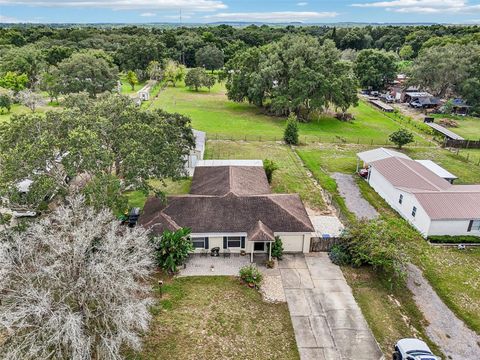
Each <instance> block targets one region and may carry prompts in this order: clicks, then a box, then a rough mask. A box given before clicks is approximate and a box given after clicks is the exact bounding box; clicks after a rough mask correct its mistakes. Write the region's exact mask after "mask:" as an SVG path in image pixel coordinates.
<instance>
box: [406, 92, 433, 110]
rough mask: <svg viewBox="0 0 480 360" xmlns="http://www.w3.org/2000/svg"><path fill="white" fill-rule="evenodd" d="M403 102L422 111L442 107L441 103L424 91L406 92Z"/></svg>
mask: <svg viewBox="0 0 480 360" xmlns="http://www.w3.org/2000/svg"><path fill="white" fill-rule="evenodd" d="M403 101H404V102H406V103H409V104H410V105H411V106H413V107H416V108H422V109H431V108H435V107H437V106H440V105H441V101H440V100H439V99H438V98H436V97H434V96H432V95H431V94H429V93H427V92H424V91H406V92H405V94H404V95H403Z"/></svg>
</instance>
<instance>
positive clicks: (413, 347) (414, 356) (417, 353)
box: [393, 339, 441, 360]
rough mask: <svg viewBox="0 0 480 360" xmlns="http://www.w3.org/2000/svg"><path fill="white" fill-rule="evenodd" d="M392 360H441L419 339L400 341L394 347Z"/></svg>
mask: <svg viewBox="0 0 480 360" xmlns="http://www.w3.org/2000/svg"><path fill="white" fill-rule="evenodd" d="M393 360H441V359H440V358H439V357H438V356H435V355H433V354H432V351H431V350H430V348H429V347H428V345H427V344H425V342H424V341H422V340H419V339H402V340H399V341H398V342H397V344H396V345H395V350H394V353H393Z"/></svg>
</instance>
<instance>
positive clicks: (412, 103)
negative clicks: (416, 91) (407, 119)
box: [409, 100, 423, 109]
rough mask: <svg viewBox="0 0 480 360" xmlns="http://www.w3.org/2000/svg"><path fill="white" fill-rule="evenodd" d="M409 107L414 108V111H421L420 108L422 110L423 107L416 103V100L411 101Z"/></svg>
mask: <svg viewBox="0 0 480 360" xmlns="http://www.w3.org/2000/svg"><path fill="white" fill-rule="evenodd" d="M409 105H410V106H411V107H413V108H415V109H422V108H423V105H422V104H420V102H419V101H417V100H415V101H412V102H411V103H410V104H409Z"/></svg>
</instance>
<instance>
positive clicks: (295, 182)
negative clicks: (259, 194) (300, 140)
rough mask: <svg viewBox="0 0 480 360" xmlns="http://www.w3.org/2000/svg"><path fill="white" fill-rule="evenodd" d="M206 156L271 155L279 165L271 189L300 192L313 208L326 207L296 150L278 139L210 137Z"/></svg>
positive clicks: (322, 208)
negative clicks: (254, 139) (217, 138)
mask: <svg viewBox="0 0 480 360" xmlns="http://www.w3.org/2000/svg"><path fill="white" fill-rule="evenodd" d="M205 158H206V159H260V160H264V159H270V160H273V161H275V163H277V164H278V166H279V169H278V170H277V171H276V172H275V173H274V174H273V180H272V184H271V186H272V190H273V191H274V192H277V193H298V194H300V197H301V198H302V200H303V201H304V202H305V203H306V204H307V205H308V206H309V207H310V208H312V209H315V210H325V203H324V201H323V198H322V196H321V194H320V191H319V189H318V188H317V187H316V186H315V185H314V183H313V181H312V179H310V178H309V177H308V176H307V173H306V169H304V168H303V167H302V164H301V161H300V160H299V159H298V158H297V157H296V155H295V152H294V151H293V150H292V149H291V148H290V147H288V146H286V145H282V144H279V143H275V142H245V141H226V140H225V141H220V140H218V141H208V142H207V148H206V152H205Z"/></svg>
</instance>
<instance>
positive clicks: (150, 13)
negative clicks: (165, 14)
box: [140, 12, 157, 17]
mask: <svg viewBox="0 0 480 360" xmlns="http://www.w3.org/2000/svg"><path fill="white" fill-rule="evenodd" d="M140 16H143V17H154V16H157V14H156V13H152V12H145V13H141V14H140Z"/></svg>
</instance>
